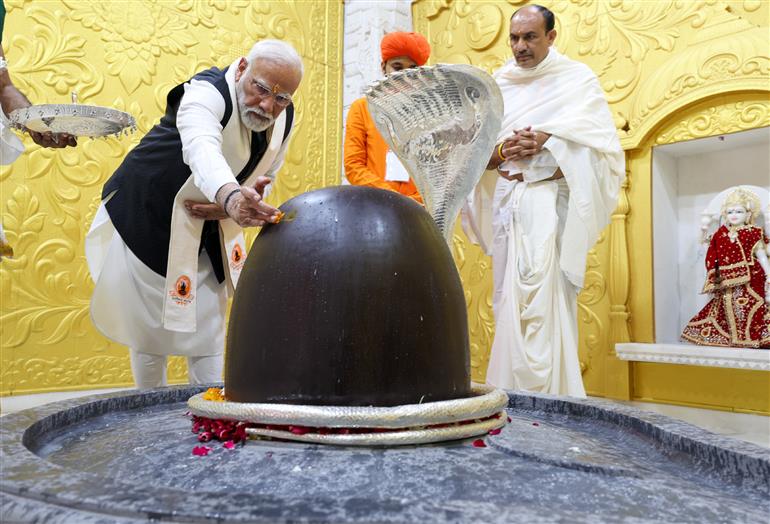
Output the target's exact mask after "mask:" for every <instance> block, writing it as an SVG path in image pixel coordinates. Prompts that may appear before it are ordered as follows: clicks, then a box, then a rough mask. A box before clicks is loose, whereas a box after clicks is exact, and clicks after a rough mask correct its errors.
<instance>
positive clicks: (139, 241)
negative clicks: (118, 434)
mask: <svg viewBox="0 0 770 524" xmlns="http://www.w3.org/2000/svg"><path fill="white" fill-rule="evenodd" d="M302 74H303V66H302V60H301V58H300V57H299V55H298V54H297V52H296V51H295V50H294V48H292V47H291V46H290V45H288V44H286V43H284V42H280V41H277V40H263V41H260V42H258V43H257V44H255V45H254V47H253V48H252V49H251V51H250V53H249V55H248V57H244V58H239V59H238V60H236V61H235V62H233V63H232V64H231V65H230V66H229V67H226V68H225V69H223V70H220V69H218V68H216V67H214V68H211V69H208V70H205V71H202V72H200V73H198V74H197V75H195V76H194V77H193V78H192V79H190V80H189V81H187V82H185V83H183V84H180V85H179V86H177V87H175V88H174V89H172V90H171V91H170V92H169V94H168V97H167V109H166V114H165V115H164V116H163V117H162V118H161V120H160V123H159V124H157V125H156V126H155V127H153V128H152V129H151V130H150V132H149V133H147V135H146V136H145V137H144V138H143V139H142V140H141V142H140V143H139V145H137V146H136V147H135V148H134V149H133V150H132V151H131V152H130V153H129V154H128V156H127V157H126V158H125V160H124V161H123V163H122V164H121V165H120V167H118V169H117V170H116V171H115V173H114V174H113V175H112V177H111V178H110V180H109V181H107V183H106V184H105V186H104V189H103V191H102V199H103V200H102V204H101V206H100V207H99V210H98V212H97V214H96V217H95V218H94V221H93V224H92V226H91V230H90V232H89V233H88V236H87V239H86V258H87V259H88V267H89V270H90V272H91V277H92V278H93V280H94V282H95V283H96V287H95V289H94V293H93V296H92V298H91V319H92V321H93V323H94V325H95V326H96V327H97V328H98V329H99V331H100V332H101V333H102V334H104V335H105V336H106V337H108V338H109V339H111V340H113V341H115V342H118V343H120V344H123V345H125V346H128V347H129V348H130V357H131V370H132V372H133V375H134V380H135V382H136V384H137V387H139V388H152V387H158V386H162V385H165V384H166V357H167V356H168V355H184V356H186V357H187V364H188V375H189V379H190V382H191V383H193V384H201V383H209V382H215V381H219V380H221V378H222V368H223V365H224V362H223V353H224V335H225V310H226V306H227V297H228V294H229V293H232V291H233V289H234V287H235V286H236V285H237V282H238V276H239V274H240V271H241V268H242V267H243V263H244V260H245V257H246V251H245V243H244V240H243V234H242V228H243V227H253V226H261V225H264V224H265V223H267V222H275V221H276V220H277V219H278V216H279V211H278V209H276V208H274V207H273V206H270V205H268V204H267V203H266V202H265V201H264V196H265V194H266V191H267V189H268V188H269V184H270V182H271V181H273V180H274V179H275V176H276V173H277V171H278V170H279V168H280V167H281V165H282V163H283V159H284V156H285V154H286V149H287V147H288V142H289V136H290V133H291V129H292V126H293V122H294V106H293V104H292V95H293V93H294V92H295V91H296V89H297V88H298V86H299V83H300V81H301V79H302Z"/></svg>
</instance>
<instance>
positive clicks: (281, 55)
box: [246, 40, 305, 76]
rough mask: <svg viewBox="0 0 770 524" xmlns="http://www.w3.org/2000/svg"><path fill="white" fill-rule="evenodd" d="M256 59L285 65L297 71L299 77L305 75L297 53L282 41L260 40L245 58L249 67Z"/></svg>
mask: <svg viewBox="0 0 770 524" xmlns="http://www.w3.org/2000/svg"><path fill="white" fill-rule="evenodd" d="M257 58H262V59H264V60H271V61H273V62H279V63H282V64H286V65H288V66H290V67H293V68H295V69H296V70H297V71H299V75H300V76H303V75H304V73H305V67H304V66H303V64H302V58H301V57H300V56H299V53H297V50H296V49H294V48H293V47H292V46H291V44H288V43H286V42H284V41H282V40H260V41H259V42H257V43H256V44H254V47H252V48H251V51H249V55H248V56H247V57H246V61H247V62H248V63H249V66H251V64H253V63H254V60H256V59H257Z"/></svg>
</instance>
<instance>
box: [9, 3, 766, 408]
mask: <svg viewBox="0 0 770 524" xmlns="http://www.w3.org/2000/svg"><path fill="white" fill-rule="evenodd" d="M4 2H5V5H6V7H7V8H8V16H7V18H6V23H5V30H4V34H3V48H4V50H5V53H6V56H7V58H8V60H9V63H10V72H11V74H12V77H13V79H14V81H15V82H16V84H17V85H18V86H20V87H21V88H22V90H23V91H24V92H26V93H27V94H28V96H29V97H30V98H31V99H32V100H33V102H38V103H44V102H49V103H52V102H66V101H68V100H69V92H70V91H72V90H77V91H78V93H79V96H80V101H81V102H82V103H92V104H98V105H108V106H114V107H117V108H120V109H124V110H127V111H130V112H131V113H132V114H134V115H135V116H136V117H137V121H138V124H139V131H138V133H136V134H134V135H132V136H131V137H128V138H123V139H121V140H114V139H110V140H106V141H101V140H96V141H92V140H82V141H81V143H80V145H79V146H78V147H77V148H76V149H72V148H70V149H67V150H64V151H52V150H46V149H41V148H38V147H37V146H35V145H34V144H33V143H32V142H31V141H29V140H28V139H27V140H25V144H26V146H27V148H28V149H27V152H26V153H25V154H24V155H23V156H22V157H21V158H20V159H19V160H18V161H17V162H16V163H14V164H13V165H12V166H10V167H3V168H0V213H1V214H2V219H3V224H4V226H5V228H6V232H7V234H8V237H9V240H10V241H11V243H12V245H13V246H14V248H15V250H16V253H17V258H15V259H13V260H3V261H2V263H0V394H3V395H7V394H16V393H23V392H32V391H46V390H63V389H80V388H93V387H110V386H116V385H128V384H130V383H131V376H130V370H129V366H128V358H127V355H126V351H125V349H124V348H122V347H120V346H117V345H115V344H112V343H110V342H109V341H107V340H106V339H104V338H103V337H102V336H100V335H99V334H98V333H96V332H95V330H94V328H93V327H92V325H91V323H90V320H89V317H88V300H89V297H90V293H91V290H92V283H91V281H90V279H89V276H88V271H87V267H86V265H85V260H84V256H83V237H84V235H85V233H86V232H87V231H88V227H89V225H90V222H91V220H92V218H93V214H94V212H95V210H96V207H97V204H98V200H99V190H100V188H101V185H102V184H103V183H104V181H105V180H106V179H107V178H108V177H109V175H110V173H111V172H112V171H113V170H114V168H115V167H116V166H117V165H118V164H119V162H120V161H121V159H122V158H123V157H124V156H125V154H126V152H127V151H128V150H129V149H130V148H131V147H133V146H134V145H135V144H136V143H137V142H138V140H139V138H140V137H141V136H142V135H143V134H144V133H145V132H146V131H147V130H148V129H149V128H150V127H151V126H152V125H153V124H154V123H155V122H156V121H157V119H158V118H159V116H160V114H161V112H162V110H163V100H164V97H165V94H166V92H167V91H168V89H169V88H170V87H172V86H173V85H175V84H177V83H179V82H181V81H184V80H186V79H187V78H189V77H190V76H191V75H192V74H194V73H195V72H196V71H198V70H200V69H203V68H205V67H209V66H211V65H219V66H222V65H226V64H228V63H230V62H231V61H232V59H233V58H234V57H236V56H239V55H241V54H243V53H245V51H246V50H247V49H248V48H249V46H250V44H251V43H252V42H253V41H255V40H257V39H259V38H263V37H274V38H284V39H288V40H289V41H291V42H292V43H293V44H294V45H295V46H296V47H297V49H298V50H299V51H300V53H301V54H302V56H303V58H304V59H305V64H306V76H305V79H304V81H303V84H302V86H301V88H300V91H299V96H298V113H297V125H298V127H297V130H296V134H295V138H294V139H293V142H292V145H291V147H290V151H289V155H288V157H287V162H286V165H285V167H284V169H283V170H282V171H281V173H280V175H279V181H278V184H277V187H276V189H275V191H274V192H273V194H272V195H271V201H272V202H273V203H278V202H282V201H284V200H286V199H287V198H290V197H291V196H293V195H296V194H298V193H301V192H303V191H306V190H309V189H314V188H318V187H322V186H325V185H331V184H336V183H338V181H339V172H340V155H341V138H340V127H341V121H340V115H341V109H340V108H341V106H342V99H341V85H340V83H341V72H340V68H341V56H342V23H343V20H342V12H343V6H342V0H328V1H323V0H282V1H265V0H262V1H254V2H252V1H250V0H231V1H219V0H178V1H173V2H172V1H165V0H164V1H152V0H132V1H127V0H113V1H107V0H102V1H98V2H96V1H89V0H50V1H48V0H34V1H31V0H4ZM542 3H543V5H546V6H548V7H549V8H551V9H552V10H553V11H554V12H555V13H556V16H557V27H556V28H557V31H558V33H559V36H558V37H557V47H558V48H559V49H560V50H561V51H562V52H565V53H566V54H567V55H568V56H571V57H572V58H575V59H578V60H581V61H583V62H585V63H586V64H588V65H589V66H590V67H591V68H592V69H593V70H594V71H595V72H596V73H597V75H598V76H599V78H600V80H601V82H602V86H603V87H604V89H605V92H606V94H607V97H608V100H609V102H610V106H611V109H612V113H613V116H614V119H615V123H616V126H617V128H618V133H619V135H620V137H621V141H622V144H623V146H624V148H625V149H626V151H627V159H628V166H627V170H628V175H629V176H628V180H627V182H626V184H625V185H624V188H623V191H622V194H621V198H620V201H619V205H618V209H617V210H616V211H615V214H614V215H613V217H612V223H611V225H610V227H608V228H607V230H606V231H605V232H604V233H603V235H602V236H601V238H600V240H599V242H598V243H597V245H596V246H595V248H594V249H593V250H592V251H591V252H590V253H589V257H588V268H587V270H588V271H587V275H586V277H587V278H586V288H585V290H584V291H583V293H582V294H581V295H580V298H579V327H580V358H581V364H582V366H583V372H584V375H583V377H584V380H585V383H586V387H587V389H588V391H589V393H590V394H595V395H604V396H611V397H616V398H641V399H648V400H656V401H664V402H677V403H689V404H696V405H709V406H712V407H721V408H724V409H744V410H747V411H759V412H768V411H770V406H768V401H764V402H763V401H757V399H756V395H753V394H752V392H756V391H757V390H758V389H757V388H759V390H761V388H763V387H764V390H765V391H767V389H768V378H767V376H768V375H767V374H761V373H760V372H751V371H742V372H739V371H738V370H722V369H710V370H706V369H705V368H701V369H695V368H690V367H687V368H685V367H682V366H667V365H663V364H633V365H632V364H629V363H627V362H623V361H619V360H618V359H617V358H616V357H615V355H614V351H613V347H614V343H615V342H622V341H628V340H634V341H642V342H644V341H652V340H653V333H654V325H653V318H654V315H653V310H652V295H651V288H652V260H651V250H652V247H651V246H652V237H651V234H652V233H651V205H650V156H651V147H652V146H653V145H655V144H659V143H670V142H674V141H679V140H686V139H689V138H697V137H700V136H708V135H713V134H718V133H725V132H730V131H734V130H740V129H747V128H752V127H758V126H762V125H768V124H769V123H770V122H769V120H768V119H769V118H770V117H768V115H769V114H770V104H768V88H769V86H770V73H769V71H768V68H769V67H770V60H769V59H768V55H769V54H770V45H769V44H768V39H767V34H768V20H770V3H769V2H767V1H764V0H731V1H716V0H698V1H695V0H694V1H688V2H681V1H667V0H654V1H653V0H650V1H641V0H542ZM524 4H526V2H524V1H519V0H509V1H479V0H416V1H415V2H414V4H413V19H414V25H415V30H416V31H420V32H422V33H424V34H426V35H428V37H429V39H430V41H431V44H432V46H433V56H432V59H431V62H432V63H436V62H450V63H472V64H474V65H477V66H480V67H482V68H484V69H486V70H487V71H490V72H491V71H492V70H494V69H496V68H497V67H499V66H500V65H501V64H502V63H503V62H504V61H505V60H507V59H508V58H510V49H509V48H508V44H507V29H508V18H509V17H510V15H511V13H512V12H513V10H514V9H516V8H517V7H519V6H521V5H524ZM454 254H455V259H456V261H457V263H458V266H459V267H460V272H461V276H462V279H463V282H464V285H465V288H466V299H467V302H468V307H469V322H470V330H471V352H472V355H471V364H472V371H473V378H474V379H475V380H478V381H483V378H484V375H485V371H486V365H487V361H488V356H489V348H490V346H491V342H492V338H493V336H494V317H493V315H492V311H491V288H492V282H491V263H490V260H489V259H488V258H487V257H486V256H484V255H483V254H482V253H481V251H480V250H479V249H478V248H476V247H475V246H472V245H470V244H469V243H468V241H467V239H466V238H465V236H464V235H463V234H462V232H461V231H460V230H459V228H458V230H457V233H456V235H455V237H454ZM683 370H684V371H683ZM184 374H185V366H184V363H183V362H182V361H181V360H179V359H172V363H171V365H170V377H171V379H172V382H173V381H180V380H182V379H184ZM715 381H716V382H717V383H719V382H721V383H724V384H726V385H727V386H728V387H729V388H731V389H732V391H733V392H732V393H730V394H729V395H728V394H721V395H720V394H718V393H715V392H714V388H713V387H711V389H708V387H706V389H702V390H701V391H697V388H695V389H694V388H693V387H690V386H692V385H693V384H697V383H700V382H703V383H711V384H713V383H714V382H715ZM682 384H685V385H687V386H688V387H689V389H688V391H686V392H684V390H683V388H682ZM752 395H753V396H752Z"/></svg>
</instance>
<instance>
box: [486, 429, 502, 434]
mask: <svg viewBox="0 0 770 524" xmlns="http://www.w3.org/2000/svg"><path fill="white" fill-rule="evenodd" d="M500 431H502V430H501V429H500V428H497V429H490V430H489V434H490V435H499V434H500Z"/></svg>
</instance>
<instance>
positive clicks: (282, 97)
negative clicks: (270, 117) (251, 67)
mask: <svg viewBox="0 0 770 524" xmlns="http://www.w3.org/2000/svg"><path fill="white" fill-rule="evenodd" d="M251 83H252V85H253V86H254V90H255V91H256V93H257V95H258V96H260V97H261V98H265V97H268V96H272V97H273V98H274V99H275V103H276V104H278V105H279V106H280V107H286V106H288V105H289V104H291V95H290V94H289V93H279V92H278V86H275V87H273V88H272V89H271V88H269V87H268V86H267V85H265V84H263V83H262V82H260V81H259V80H257V79H256V78H253V79H252V80H251Z"/></svg>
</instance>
